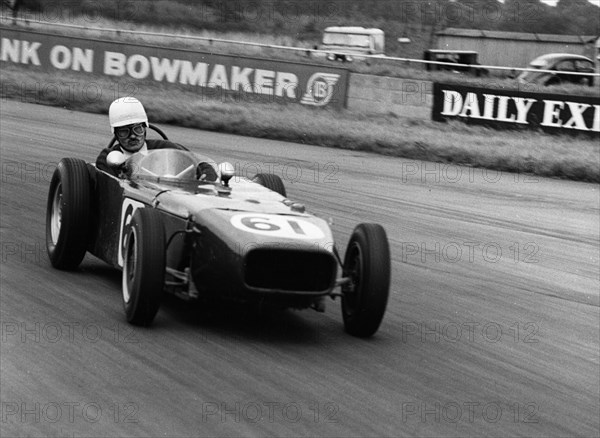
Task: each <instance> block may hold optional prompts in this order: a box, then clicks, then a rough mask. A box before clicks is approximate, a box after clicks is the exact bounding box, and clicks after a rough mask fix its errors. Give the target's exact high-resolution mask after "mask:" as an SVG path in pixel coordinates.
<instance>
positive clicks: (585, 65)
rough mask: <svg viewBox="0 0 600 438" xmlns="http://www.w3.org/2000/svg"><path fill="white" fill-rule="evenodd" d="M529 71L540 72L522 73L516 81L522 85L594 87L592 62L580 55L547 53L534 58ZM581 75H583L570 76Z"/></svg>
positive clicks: (593, 66)
mask: <svg viewBox="0 0 600 438" xmlns="http://www.w3.org/2000/svg"><path fill="white" fill-rule="evenodd" d="M528 68H529V69H533V70H540V71H524V72H522V73H521V74H520V75H519V76H518V77H517V80H518V81H519V82H521V83H523V84H525V83H533V84H538V85H561V84H564V83H572V84H581V85H589V86H590V87H591V86H593V85H594V73H595V72H596V70H595V65H594V61H592V60H591V59H590V58H587V57H585V56H582V55H573V54H569V53H548V54H547V55H542V56H540V57H538V58H535V59H534V60H533V61H531V63H530V64H529V67H528ZM572 73H583V74H572Z"/></svg>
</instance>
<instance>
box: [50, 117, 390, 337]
mask: <svg viewBox="0 0 600 438" xmlns="http://www.w3.org/2000/svg"><path fill="white" fill-rule="evenodd" d="M151 127H152V126H151ZM159 132H160V131H159ZM113 141H114V140H113ZM111 144H112V142H111ZM112 154H116V155H117V157H116V158H115V157H114V156H113V155H112ZM120 158H122V159H120ZM107 161H108V163H109V165H111V166H113V168H118V169H119V171H120V176H119V177H117V176H114V175H112V174H110V173H108V172H105V171H102V170H99V169H98V168H96V167H95V165H93V164H86V163H85V162H83V161H82V160H78V159H74V158H64V159H62V160H61V161H60V162H59V164H58V166H57V169H56V171H55V172H54V175H53V177H52V181H51V183H50V190H49V194H48V204H47V213H46V247H47V250H48V256H49V258H50V261H51V263H52V265H53V266H54V267H55V268H57V269H75V268H77V267H78V266H79V264H80V263H81V261H82V259H83V257H84V256H85V253H86V252H87V251H89V252H90V253H91V254H93V255H94V256H96V257H98V258H99V259H101V260H103V261H105V262H106V263H109V264H110V265H112V266H114V267H115V268H118V269H122V271H123V273H122V293H123V305H124V308H125V313H126V316H127V321H128V322H130V323H132V324H136V325H149V324H151V323H152V321H153V319H154V317H155V315H156V313H157V312H158V309H159V306H160V303H161V299H162V296H163V293H164V292H167V293H172V294H174V295H176V296H179V297H180V298H183V299H185V300H203V301H210V300H216V299H218V300H230V301H237V302H242V303H264V304H272V305H275V306H279V307H282V308H296V309H305V308H313V309H315V310H317V311H324V306H325V303H324V300H325V298H326V297H328V296H329V297H331V298H336V297H340V298H341V301H342V314H343V318H344V326H345V329H346V331H347V332H348V333H350V334H352V335H355V336H361V337H366V336H371V335H372V334H374V333H375V332H376V331H377V329H378V328H379V325H380V323H381V320H382V318H383V315H384V313H385V309H386V306H387V300H388V295H389V283H390V269H391V268H390V263H391V262H390V252H389V244H388V240H387V236H386V233H385V231H384V229H383V228H382V227H381V226H380V225H377V224H359V225H358V226H357V227H356V228H355V230H354V232H353V233H352V236H351V237H350V241H349V243H348V247H347V250H346V254H345V257H344V261H343V262H342V259H341V257H340V256H339V254H338V251H337V248H336V246H335V245H334V242H333V236H332V232H331V230H330V228H329V225H328V223H327V221H325V220H323V219H321V218H318V217H316V216H314V215H311V214H309V213H306V211H305V207H304V205H302V204H300V203H297V202H293V201H291V200H290V199H288V198H287V196H286V190H285V186H284V184H283V181H282V180H281V179H280V178H279V177H278V176H277V175H273V174H263V173H261V174H257V175H256V176H255V177H254V178H253V180H249V179H247V178H242V177H237V178H235V179H233V177H234V168H233V166H232V165H231V164H229V163H222V164H221V165H219V166H216V164H214V162H213V161H212V160H210V159H208V158H207V157H201V156H197V155H195V154H193V153H192V152H190V151H184V150H178V149H155V150H151V151H149V152H148V153H147V154H146V155H142V154H134V155H133V156H131V157H130V158H128V159H126V160H125V159H124V155H123V154H121V153H120V152H111V153H110V154H109V156H108V158H107ZM207 165H210V166H214V168H215V170H217V172H218V179H217V180H215V181H206V180H203V179H199V177H198V175H199V174H200V173H201V172H199V169H203V168H204V166H207ZM338 265H339V267H341V269H342V274H341V276H338ZM337 288H340V291H337Z"/></svg>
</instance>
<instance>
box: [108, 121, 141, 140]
mask: <svg viewBox="0 0 600 438" xmlns="http://www.w3.org/2000/svg"><path fill="white" fill-rule="evenodd" d="M132 132H133V133H134V134H135V135H143V134H145V133H146V125H144V124H143V123H139V124H137V125H132V126H120V127H118V128H115V135H116V136H117V138H127V137H129V136H130V135H131V133H132Z"/></svg>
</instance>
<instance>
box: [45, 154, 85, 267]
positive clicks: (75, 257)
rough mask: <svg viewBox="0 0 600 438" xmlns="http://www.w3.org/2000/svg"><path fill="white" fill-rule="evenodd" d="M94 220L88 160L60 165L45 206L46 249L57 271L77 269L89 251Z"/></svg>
mask: <svg viewBox="0 0 600 438" xmlns="http://www.w3.org/2000/svg"><path fill="white" fill-rule="evenodd" d="M90 220H91V184H90V176H89V173H88V169H87V165H86V163H85V161H83V160H80V159H76V158H63V159H62V160H60V162H59V163H58V166H57V167H56V170H55V171H54V174H53V175H52V180H51V182H50V190H49V192H48V202H47V205H46V250H47V252H48V258H49V259H50V263H52V266H54V267H55V268H57V269H65V270H68V269H75V268H77V267H78V266H79V264H80V263H81V261H82V260H83V257H84V256H85V252H86V250H87V245H88V240H89V229H90Z"/></svg>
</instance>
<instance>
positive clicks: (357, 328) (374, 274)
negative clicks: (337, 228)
mask: <svg viewBox="0 0 600 438" xmlns="http://www.w3.org/2000/svg"><path fill="white" fill-rule="evenodd" d="M344 277H348V278H349V282H348V283H347V284H346V285H344V286H343V287H342V316H343V318H344V328H345V330H346V332H348V333H349V334H351V335H353V336H358V337H368V336H371V335H373V334H374V333H375V332H376V331H377V329H378V328H379V326H380V324H381V321H382V319H383V315H384V313H385V309H386V307H387V302H388V295H389V288H390V248H389V243H388V239H387V235H386V233H385V230H384V229H383V227H382V226H381V225H378V224H359V225H358V226H357V227H356V228H355V229H354V232H353V233H352V236H351V237H350V241H349V242H348V248H347V249H346V255H345V257H344Z"/></svg>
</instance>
